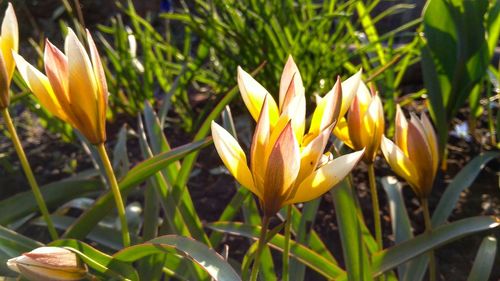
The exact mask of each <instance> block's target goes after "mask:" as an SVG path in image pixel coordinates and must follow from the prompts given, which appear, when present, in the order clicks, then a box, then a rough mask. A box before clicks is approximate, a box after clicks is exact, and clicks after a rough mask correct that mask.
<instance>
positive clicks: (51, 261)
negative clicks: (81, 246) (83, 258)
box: [7, 247, 87, 281]
mask: <svg viewBox="0 0 500 281" xmlns="http://www.w3.org/2000/svg"><path fill="white" fill-rule="evenodd" d="M7 266H8V267H9V268H10V269H11V270H13V271H15V272H18V273H20V274H21V275H22V276H24V277H25V278H27V279H28V280H33V281H34V280H36V281H49V280H51V281H63V280H68V281H69V280H81V279H83V278H84V277H85V275H86V274H87V268H86V267H85V265H84V264H82V263H81V262H80V260H79V259H78V257H77V256H76V254H75V253H73V252H71V251H70V250H67V249H64V248H59V247H40V248H37V249H35V250H33V251H31V252H29V253H24V254H22V255H21V256H19V257H16V258H12V259H10V260H8V261H7Z"/></svg>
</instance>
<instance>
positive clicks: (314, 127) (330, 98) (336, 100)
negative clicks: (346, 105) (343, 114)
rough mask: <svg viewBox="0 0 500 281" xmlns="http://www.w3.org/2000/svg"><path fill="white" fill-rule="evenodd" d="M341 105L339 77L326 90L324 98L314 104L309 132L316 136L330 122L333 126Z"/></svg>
mask: <svg viewBox="0 0 500 281" xmlns="http://www.w3.org/2000/svg"><path fill="white" fill-rule="evenodd" d="M341 106H342V86H341V83H340V78H337V82H336V83H335V85H334V86H333V89H332V90H331V91H330V92H328V93H327V94H326V95H325V97H324V98H322V99H320V100H319V103H318V104H317V105H316V109H315V110H314V113H313V117H312V119H311V126H310V127H309V133H310V134H313V135H314V136H317V135H318V134H319V133H320V132H321V131H323V130H324V129H326V128H327V127H328V126H330V125H332V124H333V125H334V126H335V124H336V123H337V121H338V118H339V113H340V108H341Z"/></svg>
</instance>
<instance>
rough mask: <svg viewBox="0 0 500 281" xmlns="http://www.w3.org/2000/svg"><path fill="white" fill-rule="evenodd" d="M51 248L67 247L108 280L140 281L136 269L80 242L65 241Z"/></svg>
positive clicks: (53, 243) (53, 244)
mask: <svg viewBox="0 0 500 281" xmlns="http://www.w3.org/2000/svg"><path fill="white" fill-rule="evenodd" d="M49 245H50V246H57V247H66V248H69V249H71V250H72V251H73V252H75V253H76V254H77V255H78V256H79V257H80V258H81V259H82V261H83V262H84V263H85V264H87V265H88V266H89V267H90V268H92V269H93V270H95V271H96V272H98V273H99V274H101V275H104V276H106V277H108V278H118V279H119V280H130V281H135V280H137V281H138V280H139V276H138V274H137V272H136V271H135V269H134V268H133V267H132V266H131V265H129V264H127V263H124V262H120V261H118V260H114V259H113V258H112V257H111V256H109V255H107V254H105V253H102V252H100V251H99V250H97V249H95V248H93V247H91V246H89V245H88V244H86V243H83V242H81V241H78V240H73V239H63V240H57V241H54V242H52V243H50V244H49Z"/></svg>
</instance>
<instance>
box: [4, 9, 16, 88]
mask: <svg viewBox="0 0 500 281" xmlns="http://www.w3.org/2000/svg"><path fill="white" fill-rule="evenodd" d="M0 48H1V50H2V55H3V60H4V64H5V68H6V70H7V75H8V77H9V81H10V79H12V75H13V73H14V69H15V68H16V65H15V61H14V58H13V57H12V51H14V52H16V53H17V51H18V49H19V30H18V26H17V18H16V13H15V12H14V8H13V7H12V4H11V3H9V4H8V5H7V10H5V16H4V18H3V22H2V34H1V36H0Z"/></svg>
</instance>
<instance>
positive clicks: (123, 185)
mask: <svg viewBox="0 0 500 281" xmlns="http://www.w3.org/2000/svg"><path fill="white" fill-rule="evenodd" d="M210 143H211V140H210V139H206V140H204V141H198V142H194V143H190V144H186V145H183V146H180V147H177V148H175V149H172V150H171V151H169V152H165V153H162V154H158V155H156V156H154V157H153V158H150V159H148V160H145V161H143V162H141V163H140V164H138V165H137V166H135V167H134V168H133V169H131V170H130V171H129V173H128V174H127V175H126V176H125V177H124V178H123V179H122V180H121V181H120V183H119V186H120V191H121V192H122V193H127V192H128V191H129V190H130V189H132V188H133V187H135V186H136V185H138V184H140V183H141V182H143V181H145V180H146V179H147V178H148V177H150V176H152V175H153V174H155V173H157V172H158V171H160V170H161V169H163V168H165V167H166V166H168V165H169V164H170V163H172V162H173V161H177V160H179V159H181V158H182V157H184V156H186V155H187V154H189V153H191V152H193V151H196V150H199V149H201V148H203V147H205V146H207V145H209V144H210ZM112 206H113V196H112V194H111V193H110V192H107V193H106V194H105V195H103V196H101V197H100V198H99V199H98V200H97V201H96V203H95V204H94V205H93V206H92V207H91V208H90V209H88V210H87V211H86V212H85V213H84V214H83V215H82V216H81V217H80V218H79V219H78V220H77V221H76V222H75V224H73V225H72V226H71V227H70V228H68V230H67V231H66V233H65V235H64V236H65V237H73V238H78V239H83V238H84V237H85V235H87V234H88V233H89V232H90V231H91V230H92V228H93V226H94V225H96V224H97V223H98V222H99V221H100V220H101V219H102V218H103V217H104V216H105V215H106V214H107V212H108V211H109V210H110V209H111V208H112Z"/></svg>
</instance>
